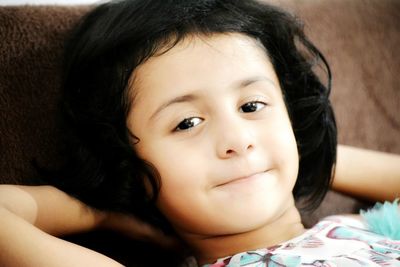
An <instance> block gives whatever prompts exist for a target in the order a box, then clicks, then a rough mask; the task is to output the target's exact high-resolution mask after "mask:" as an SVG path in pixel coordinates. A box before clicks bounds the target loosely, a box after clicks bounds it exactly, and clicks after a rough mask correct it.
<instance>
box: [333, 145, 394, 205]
mask: <svg viewBox="0 0 400 267" xmlns="http://www.w3.org/2000/svg"><path fill="white" fill-rule="evenodd" d="M332 188H333V189H334V190H337V191H341V192H344V193H348V194H351V195H354V196H357V197H361V198H365V199H368V200H373V201H384V200H394V199H395V198H396V197H400V156H399V155H394V154H389V153H383V152H377V151H371V150H366V149H360V148H355V147H349V146H343V145H339V146H338V158H337V166H336V173H335V176H334V180H333V184H332Z"/></svg>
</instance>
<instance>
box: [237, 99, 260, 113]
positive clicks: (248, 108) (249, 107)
mask: <svg viewBox="0 0 400 267" xmlns="http://www.w3.org/2000/svg"><path fill="white" fill-rule="evenodd" d="M265 106H266V104H265V103H262V102H258V101H253V102H248V103H246V104H244V105H243V106H241V107H240V112H243V113H250V112H256V111H258V110H260V109H262V108H264V107H265Z"/></svg>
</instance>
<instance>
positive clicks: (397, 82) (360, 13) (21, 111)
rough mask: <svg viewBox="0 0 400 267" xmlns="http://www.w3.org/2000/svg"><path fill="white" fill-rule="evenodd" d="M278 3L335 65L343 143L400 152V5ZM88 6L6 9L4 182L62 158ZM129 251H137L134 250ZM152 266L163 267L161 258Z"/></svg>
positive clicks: (0, 50)
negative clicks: (63, 104) (75, 58)
mask: <svg viewBox="0 0 400 267" xmlns="http://www.w3.org/2000/svg"><path fill="white" fill-rule="evenodd" d="M274 2H277V3H278V4H279V5H283V6H285V7H287V8H289V9H290V10H293V11H294V12H296V13H298V14H299V15H300V17H301V18H302V19H304V20H305V22H306V27H305V28H306V32H307V33H309V35H310V37H311V39H312V40H313V41H314V42H315V44H316V45H317V46H318V47H319V48H320V49H321V50H322V52H323V53H324V54H325V56H326V58H327V60H328V62H329V63H330V65H331V67H332V72H333V91H332V101H333V104H334V108H335V110H336V116H337V123H338V128H339V142H340V143H342V144H348V145H354V146H359V147H365V148H371V149H378V150H383V151H388V152H397V153H400V135H399V134H400V112H399V111H400V109H399V105H400V79H399V74H400V56H399V55H398V54H397V53H398V48H399V47H400V1H396V0H352V1H345V0H326V1H323V0H316V1H304V0H280V1H279V0H275V1H274ZM88 9H90V7H87V6H83V7H82V6H81V7H79V6H73V7H56V6H41V7H32V6H20V7H0V151H1V152H0V153H1V154H0V155H1V160H0V183H23V184H35V183H37V182H38V180H37V178H39V175H38V173H37V172H36V171H35V169H34V168H33V167H32V165H31V161H32V159H36V160H37V161H38V162H40V163H41V164H44V165H46V166H49V167H51V166H53V167H55V166H57V163H58V162H60V160H62V158H63V154H62V151H63V134H62V133H63V126H62V123H61V120H60V118H59V114H58V112H57V101H58V100H59V97H60V80H61V77H60V67H61V61H62V59H61V55H62V48H63V40H64V39H65V36H66V33H67V31H68V29H70V28H71V26H72V25H73V24H74V23H75V22H76V21H77V19H78V18H79V17H80V16H81V15H82V14H84V13H85V12H87V10H88ZM359 205H360V203H359V202H358V201H356V200H354V199H352V198H349V197H344V196H341V195H338V194H337V193H333V192H330V193H329V194H328V196H327V199H326V200H325V201H324V203H323V204H322V206H321V207H320V208H319V209H318V210H317V211H316V212H315V213H313V214H307V216H305V217H304V220H305V223H306V225H311V224H313V223H314V222H315V221H316V220H317V219H318V218H320V217H321V216H324V215H328V214H332V213H337V212H349V211H355V210H356V208H357V207H358V206H359ZM104 236H105V239H103V240H108V241H107V242H108V244H107V243H106V244H104V245H99V246H100V247H102V248H99V250H100V251H103V252H104V251H105V252H106V253H108V254H110V255H114V254H115V250H119V251H118V252H119V254H120V256H116V257H117V258H118V259H120V260H122V261H123V262H124V263H126V264H128V262H129V265H133V266H152V264H153V263H151V262H147V263H144V261H141V260H140V259H141V258H140V257H139V259H137V260H135V261H132V259H131V258H136V257H137V256H141V257H142V258H143V257H144V255H145V253H143V251H145V250H146V249H148V247H147V246H144V245H143V244H138V243H135V244H136V245H135V244H133V243H132V242H131V241H127V240H125V241H124V242H125V243H123V242H122V243H121V242H119V241H120V240H119V241H118V242H117V240H118V238H116V237H114V236H112V235H110V234H107V233H106V234H104ZM82 240H83V241H82ZM87 240H89V241H87ZM93 240H94V241H93ZM99 240H100V241H99ZM101 240H102V239H101V238H99V237H98V236H96V237H93V236H91V235H90V234H89V235H87V236H85V238H83V239H82V238H81V242H83V243H84V244H87V243H86V242H89V243H90V242H91V243H90V244H87V245H88V246H92V247H93V246H94V247H96V244H99V242H101ZM110 240H111V241H110ZM113 242H114V243H113ZM115 243H118V244H124V245H120V246H115ZM93 244H94V245H93ZM126 244H129V246H136V249H139V252H138V253H136V254H134V253H133V254H132V253H130V249H127V247H126ZM110 246H113V249H109V247H110ZM107 247H108V249H107ZM121 254H123V255H122V256H121ZM142 260H143V259H142ZM153 260H155V263H154V265H155V266H156V265H157V264H156V260H157V259H153ZM132 262H136V264H133V263H132Z"/></svg>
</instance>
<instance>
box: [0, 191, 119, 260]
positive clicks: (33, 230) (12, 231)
mask: <svg viewBox="0 0 400 267" xmlns="http://www.w3.org/2000/svg"><path fill="white" fill-rule="evenodd" d="M104 216H105V215H104V214H103V213H100V212H96V211H95V210H93V209H90V208H88V207H87V206H86V205H84V204H82V203H81V202H79V201H77V200H75V199H73V198H71V197H69V196H68V195H66V194H65V193H63V192H61V191H59V190H57V189H55V188H54V187H50V186H40V187H26V186H11V185H0V265H1V266H60V267H62V266H121V265H120V264H118V263H117V262H115V261H113V260H112V259H110V258H107V257H106V256H104V255H101V254H99V253H97V252H95V251H92V250H89V249H86V248H83V247H81V246H78V245H75V244H72V243H69V242H66V241H63V240H61V239H59V238H56V237H53V236H51V235H50V234H52V235H59V234H67V233H73V232H79V231H85V230H90V229H92V228H94V227H96V226H97V225H98V224H99V223H100V222H101V221H102V220H103V219H104Z"/></svg>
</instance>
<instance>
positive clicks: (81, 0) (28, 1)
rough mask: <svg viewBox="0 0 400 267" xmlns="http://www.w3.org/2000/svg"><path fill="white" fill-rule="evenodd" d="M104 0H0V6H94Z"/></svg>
mask: <svg viewBox="0 0 400 267" xmlns="http://www.w3.org/2000/svg"><path fill="white" fill-rule="evenodd" d="M97 2H103V1H102V0H0V5H3V6H7V5H53V4H56V5H76V4H82V5H86V4H93V3H97Z"/></svg>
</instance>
